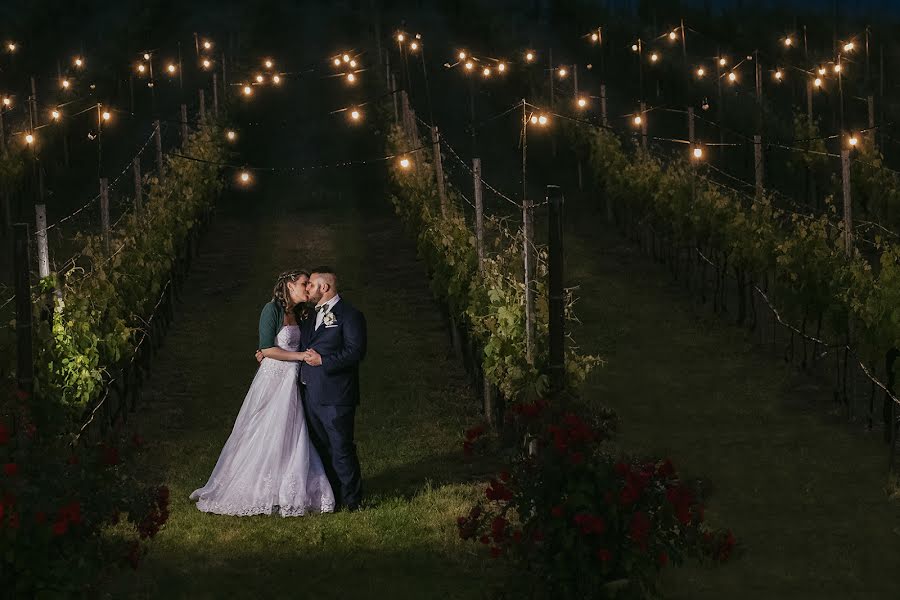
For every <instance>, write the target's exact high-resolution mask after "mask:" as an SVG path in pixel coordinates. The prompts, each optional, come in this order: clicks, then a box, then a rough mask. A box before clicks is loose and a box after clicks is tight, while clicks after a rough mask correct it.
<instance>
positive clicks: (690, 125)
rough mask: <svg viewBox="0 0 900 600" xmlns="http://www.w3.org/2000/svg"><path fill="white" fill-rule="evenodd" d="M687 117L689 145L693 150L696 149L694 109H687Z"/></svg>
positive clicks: (689, 107) (690, 107)
mask: <svg viewBox="0 0 900 600" xmlns="http://www.w3.org/2000/svg"><path fill="white" fill-rule="evenodd" d="M687 117H688V144H690V147H691V149H693V147H694V137H695V135H694V134H695V130H694V107H693V106H688V109H687Z"/></svg>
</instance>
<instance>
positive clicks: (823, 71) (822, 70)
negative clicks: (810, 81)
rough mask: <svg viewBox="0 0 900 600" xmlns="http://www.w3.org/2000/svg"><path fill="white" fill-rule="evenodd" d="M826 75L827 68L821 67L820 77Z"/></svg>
mask: <svg viewBox="0 0 900 600" xmlns="http://www.w3.org/2000/svg"><path fill="white" fill-rule="evenodd" d="M825 73H826V70H825V67H819V75H824V74H825Z"/></svg>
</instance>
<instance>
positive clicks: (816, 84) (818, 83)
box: [813, 77, 822, 87]
mask: <svg viewBox="0 0 900 600" xmlns="http://www.w3.org/2000/svg"><path fill="white" fill-rule="evenodd" d="M813 85H815V86H816V87H822V79H821V78H819V77H816V80H815V81H813Z"/></svg>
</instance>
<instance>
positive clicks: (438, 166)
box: [431, 125, 447, 216]
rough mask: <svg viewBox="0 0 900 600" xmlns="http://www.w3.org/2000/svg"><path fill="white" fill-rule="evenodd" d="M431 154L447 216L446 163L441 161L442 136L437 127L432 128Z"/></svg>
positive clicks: (442, 209) (442, 211) (442, 204)
mask: <svg viewBox="0 0 900 600" xmlns="http://www.w3.org/2000/svg"><path fill="white" fill-rule="evenodd" d="M431 154H432V160H434V177H435V179H436V180H437V189H438V198H440V201H441V214H442V215H443V216H447V191H446V190H445V189H444V163H443V162H442V160H441V134H440V133H439V132H438V128H437V125H433V126H432V127H431Z"/></svg>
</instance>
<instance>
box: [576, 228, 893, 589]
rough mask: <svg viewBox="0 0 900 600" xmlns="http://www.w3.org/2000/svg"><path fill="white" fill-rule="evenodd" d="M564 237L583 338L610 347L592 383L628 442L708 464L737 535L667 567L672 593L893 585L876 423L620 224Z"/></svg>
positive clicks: (590, 345) (700, 467)
mask: <svg viewBox="0 0 900 600" xmlns="http://www.w3.org/2000/svg"><path fill="white" fill-rule="evenodd" d="M601 218H602V217H600V216H599V215H597V216H594V215H592V216H591V217H590V218H586V219H582V221H581V222H582V223H585V224H592V225H593V224H596V223H597V222H598V221H599V220H600V219H601ZM567 251H568V252H569V255H568V269H569V271H568V273H567V275H568V277H569V279H570V280H571V281H572V282H577V283H578V284H580V286H581V287H580V289H579V292H578V293H579V296H580V300H579V304H578V314H579V316H580V317H581V319H582V320H583V322H584V324H583V326H582V327H581V328H580V330H578V331H577V332H576V339H577V340H578V341H579V342H580V344H581V345H582V346H583V347H584V349H585V350H588V351H593V352H599V353H600V354H601V355H603V356H604V358H606V359H607V360H608V364H607V366H606V367H604V368H603V369H601V370H600V371H599V372H597V373H596V374H595V375H593V376H592V379H591V380H590V382H589V384H588V386H587V394H588V397H590V398H593V399H595V400H596V401H598V402H602V403H604V404H607V405H608V406H610V407H612V408H613V409H615V410H616V411H617V413H618V415H619V417H620V429H621V431H620V433H619V435H618V439H619V443H620V445H621V446H622V448H623V449H625V450H627V451H631V452H637V453H652V454H657V455H666V456H670V457H672V459H673V460H674V461H675V464H676V465H678V466H680V467H681V468H682V471H683V472H684V473H685V474H686V475H687V476H689V477H697V478H704V479H708V480H709V481H710V482H711V485H712V486H713V496H712V498H711V501H710V504H709V510H708V512H707V515H708V518H709V520H710V521H711V522H713V523H714V524H716V525H720V526H724V527H730V528H732V529H733V530H734V532H735V534H736V536H737V538H738V540H739V543H740V544H741V545H742V546H743V548H744V552H743V555H742V556H740V557H738V558H737V559H736V560H734V561H733V562H732V563H730V564H728V565H725V566H722V567H720V568H708V567H701V566H698V565H689V566H686V567H684V568H679V569H671V570H669V571H668V572H667V575H666V576H665V579H664V582H663V589H664V590H666V596H667V597H669V598H678V599H681V598H684V599H688V598H690V599H703V598H710V599H712V598H716V599H720V598H754V599H758V598H817V599H822V598H900V579H898V578H897V573H898V572H900V571H898V569H900V551H898V550H900V503H898V502H897V501H896V500H891V499H889V497H888V492H887V487H888V479H889V478H888V471H887V448H886V447H885V446H884V445H883V444H882V443H881V442H880V436H881V434H880V432H879V433H874V434H865V433H863V432H862V431H861V430H860V428H854V427H852V426H850V425H847V424H845V422H844V421H843V420H841V419H839V418H836V417H829V416H828V413H829V411H828V408H829V404H828V403H829V402H830V398H831V394H830V388H828V387H827V385H822V384H819V383H818V382H816V381H813V380H810V379H806V378H804V377H802V376H800V375H798V374H797V373H796V372H795V371H794V370H793V369H792V368H791V367H789V366H787V365H785V364H784V363H783V362H779V361H778V360H777V359H776V358H774V357H773V356H771V355H769V354H766V353H765V352H764V351H763V350H761V349H759V348H757V347H755V346H754V345H753V344H752V343H751V342H750V341H749V339H748V337H747V335H746V334H745V333H744V332H743V331H742V330H740V329H738V328H736V327H732V326H729V325H727V324H726V323H725V322H724V321H723V320H722V319H720V318H718V317H716V316H714V315H712V314H711V313H710V312H708V309H704V308H699V307H697V305H696V302H695V300H694V299H693V298H692V297H691V296H690V295H689V294H688V293H687V292H686V291H684V290H683V289H682V288H681V287H679V285H678V284H675V283H672V282H671V280H670V277H669V276H668V274H667V272H666V271H665V270H664V269H663V268H661V267H659V266H658V265H655V264H653V263H651V262H650V261H649V259H647V258H646V257H642V256H640V255H639V254H638V250H637V249H636V247H634V246H632V245H631V244H629V243H628V242H625V241H623V240H622V238H620V237H619V235H618V234H617V233H615V232H614V231H612V230H608V229H604V228H600V229H592V230H587V228H586V227H581V228H579V230H578V231H577V232H574V233H573V235H570V236H569V238H567Z"/></svg>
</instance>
